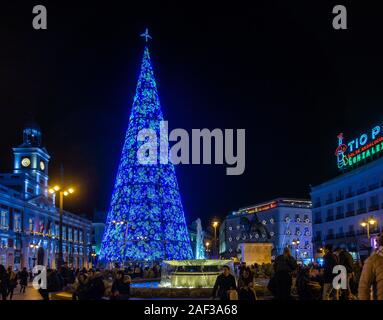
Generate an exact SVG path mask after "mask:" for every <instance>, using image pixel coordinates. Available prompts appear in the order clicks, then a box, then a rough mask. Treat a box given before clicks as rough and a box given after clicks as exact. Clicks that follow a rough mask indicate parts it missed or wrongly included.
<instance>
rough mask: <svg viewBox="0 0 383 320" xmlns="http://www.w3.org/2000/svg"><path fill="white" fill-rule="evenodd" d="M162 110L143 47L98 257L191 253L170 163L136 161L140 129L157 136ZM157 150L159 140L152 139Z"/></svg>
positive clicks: (118, 258) (164, 256)
mask: <svg viewBox="0 0 383 320" xmlns="http://www.w3.org/2000/svg"><path fill="white" fill-rule="evenodd" d="M162 120H163V115H162V111H161V107H160V101H159V97H158V92H157V86H156V82H155V79H154V73H153V69H152V65H151V61H150V56H149V50H148V48H147V47H145V50H144V55H143V60H142V65H141V72H140V76H139V79H138V83H137V88H136V94H135V97H134V101H133V108H132V111H131V114H130V118H129V127H128V130H127V132H126V136H125V143H124V146H123V150H122V155H121V160H120V164H119V167H118V171H117V177H116V181H115V186H114V190H113V194H112V200H111V205H110V209H109V211H108V216H107V221H106V228H105V233H104V237H103V241H102V245H101V254H100V258H101V259H103V260H106V261H109V262H122V261H129V260H134V261H143V260H147V261H157V260H164V259H167V260H183V259H191V258H193V254H192V249H191V245H190V238H189V234H188V230H187V226H186V221H185V216H184V211H183V207H182V202H181V198H180V194H179V189H178V184H177V178H176V175H175V170H174V166H173V164H172V163H171V162H169V163H167V164H160V163H159V161H158V163H157V164H152V165H144V164H140V163H138V160H137V150H138V149H139V147H140V146H141V145H142V143H143V142H138V141H137V135H138V133H139V131H140V130H142V129H152V130H155V132H156V133H157V137H159V136H160V121H162ZM157 143H158V146H157V150H159V141H158V142H157Z"/></svg>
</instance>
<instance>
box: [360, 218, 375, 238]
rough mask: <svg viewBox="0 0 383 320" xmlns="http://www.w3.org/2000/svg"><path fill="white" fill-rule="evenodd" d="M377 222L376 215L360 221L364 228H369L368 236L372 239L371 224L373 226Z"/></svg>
mask: <svg viewBox="0 0 383 320" xmlns="http://www.w3.org/2000/svg"><path fill="white" fill-rule="evenodd" d="M376 223H377V221H376V219H374V217H370V218H368V219H367V220H365V221H362V222H361V223H360V225H361V226H362V227H363V228H366V229H367V238H368V239H370V238H371V236H370V225H371V226H373V225H375V224H376Z"/></svg>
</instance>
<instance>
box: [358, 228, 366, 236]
mask: <svg viewBox="0 0 383 320" xmlns="http://www.w3.org/2000/svg"><path fill="white" fill-rule="evenodd" d="M356 234H357V235H358V236H362V235H365V234H367V230H366V229H362V230H358V231H357V232H356Z"/></svg>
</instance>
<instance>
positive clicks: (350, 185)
mask: <svg viewBox="0 0 383 320" xmlns="http://www.w3.org/2000/svg"><path fill="white" fill-rule="evenodd" d="M311 199H312V202H313V222H314V224H313V233H314V247H315V249H317V250H318V249H320V248H321V247H322V246H323V245H325V244H327V243H331V244H333V245H334V246H341V247H345V248H347V249H348V250H349V251H350V252H351V253H352V255H353V256H354V258H355V259H359V258H360V257H365V256H368V255H369V252H370V251H371V248H373V247H374V246H375V241H376V237H377V235H378V234H379V232H381V231H382V223H383V158H380V159H377V160H375V161H373V162H370V163H368V164H365V165H364V166H362V167H359V168H356V169H354V170H353V171H349V172H347V173H344V174H342V175H341V176H339V177H336V178H334V179H332V180H329V181H327V182H325V183H322V184H320V185H318V186H315V187H312V190H311ZM368 233H369V235H368ZM369 236H370V237H369Z"/></svg>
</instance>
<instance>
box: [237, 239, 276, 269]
mask: <svg viewBox="0 0 383 320" xmlns="http://www.w3.org/2000/svg"><path fill="white" fill-rule="evenodd" d="M272 247H273V244H272V243H241V244H240V249H241V262H246V264H247V265H250V264H254V263H257V264H262V263H271V249H272Z"/></svg>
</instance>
